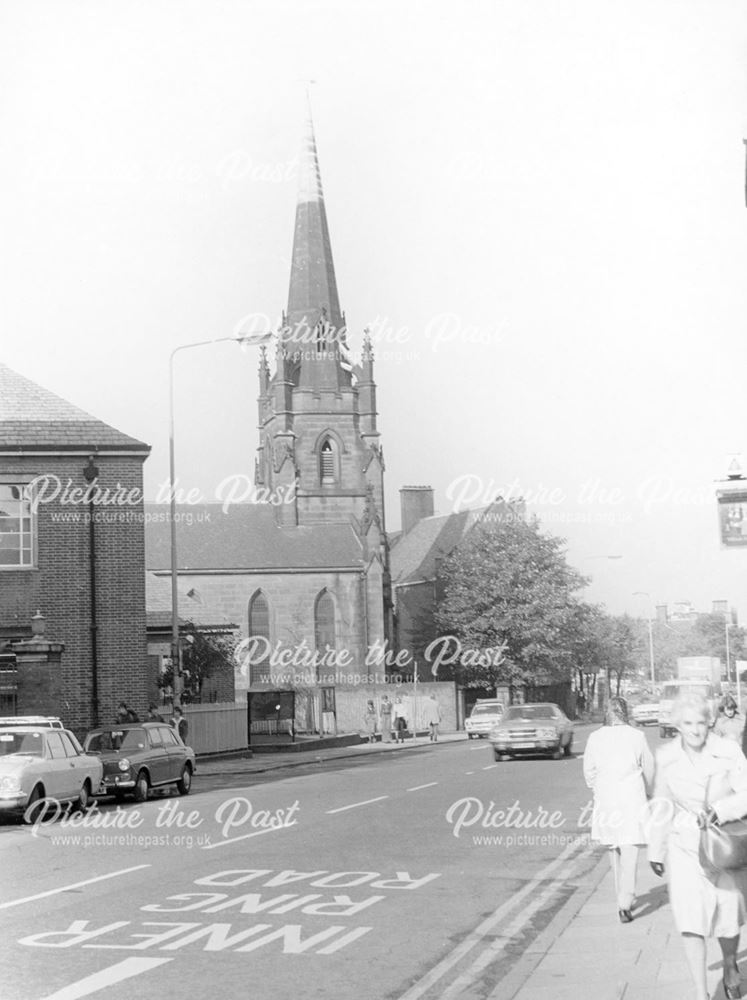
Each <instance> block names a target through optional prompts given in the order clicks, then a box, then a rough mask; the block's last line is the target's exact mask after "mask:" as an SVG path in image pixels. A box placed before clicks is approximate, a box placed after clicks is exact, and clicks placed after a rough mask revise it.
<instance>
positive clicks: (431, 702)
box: [423, 694, 441, 743]
mask: <svg viewBox="0 0 747 1000" xmlns="http://www.w3.org/2000/svg"><path fill="white" fill-rule="evenodd" d="M423 715H424V721H425V724H426V725H427V726H428V730H429V737H430V741H431V743H438V726H439V723H440V722H441V709H440V707H439V704H438V702H437V701H436V699H435V698H434V697H433V695H430V694H429V695H428V696H427V698H426V699H425V705H424V712H423Z"/></svg>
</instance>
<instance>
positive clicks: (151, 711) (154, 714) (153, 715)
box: [145, 702, 163, 722]
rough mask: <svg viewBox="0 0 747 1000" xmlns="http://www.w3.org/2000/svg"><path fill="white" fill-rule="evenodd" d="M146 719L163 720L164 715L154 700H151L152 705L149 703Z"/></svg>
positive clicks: (149, 720)
mask: <svg viewBox="0 0 747 1000" xmlns="http://www.w3.org/2000/svg"><path fill="white" fill-rule="evenodd" d="M145 721H146V722H163V716H162V715H161V713H160V712H159V711H158V708H157V706H156V704H155V703H154V702H151V703H150V705H148V717H147V719H146V720H145Z"/></svg>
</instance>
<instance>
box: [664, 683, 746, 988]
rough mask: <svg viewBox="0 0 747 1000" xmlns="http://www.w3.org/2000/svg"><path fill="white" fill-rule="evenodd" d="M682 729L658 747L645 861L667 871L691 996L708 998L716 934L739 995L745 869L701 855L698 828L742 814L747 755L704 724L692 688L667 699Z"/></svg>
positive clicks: (730, 984)
mask: <svg viewBox="0 0 747 1000" xmlns="http://www.w3.org/2000/svg"><path fill="white" fill-rule="evenodd" d="M672 724H673V725H674V726H675V727H676V729H678V730H679V737H675V739H674V741H673V742H672V743H670V744H668V745H667V746H664V747H661V748H660V749H659V750H658V752H657V755H656V785H655V789H654V802H653V803H652V813H651V826H650V833H651V839H650V844H649V861H650V863H651V868H652V870H653V871H654V873H655V874H656V875H658V876H659V877H661V876H662V875H664V873H665V872H666V873H667V875H668V880H669V901H670V904H671V908H672V916H673V918H674V923H675V927H676V928H677V930H678V931H679V933H680V934H681V935H682V941H683V944H684V948H685V957H686V959H687V964H688V966H689V969H690V973H691V975H692V978H693V982H694V984H695V989H696V1000H708V987H707V976H706V940H705V939H706V938H707V937H717V938H718V940H719V945H720V947H721V953H722V956H723V970H724V971H723V986H724V993H725V994H726V997H727V998H728V1000H735V998H737V997H740V996H741V995H742V993H741V987H740V981H739V968H738V967H737V951H738V949H739V932H740V927H741V925H742V924H743V923H745V920H746V919H747V915H746V914H745V890H747V871H746V870H744V869H739V870H735V871H719V870H716V869H711V868H706V867H704V866H703V865H701V863H700V857H699V845H700V829H699V827H701V826H703V825H705V823H706V821H708V820H715V821H717V822H719V823H725V822H728V821H729V820H735V819H740V818H741V817H742V816H745V815H747V760H745V756H744V754H743V753H742V751H741V749H740V748H739V745H738V744H737V743H735V742H734V741H733V740H729V739H724V738H723V737H721V736H716V735H714V734H713V733H711V732H709V728H710V725H711V707H710V705H709V704H708V702H707V701H706V700H705V699H704V698H701V697H697V696H689V697H683V698H681V699H679V700H678V701H676V702H675V703H674V705H673V707H672Z"/></svg>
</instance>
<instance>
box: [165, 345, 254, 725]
mask: <svg viewBox="0 0 747 1000" xmlns="http://www.w3.org/2000/svg"><path fill="white" fill-rule="evenodd" d="M271 338H272V334H271V333H263V334H256V333H254V334H247V335H245V336H241V335H239V336H234V337H216V338H215V339H214V340H198V341H195V342H194V343H193V344H180V345H179V347H175V348H174V350H173V351H172V352H171V355H170V356H169V523H170V528H171V668H172V671H173V674H174V683H173V688H174V705H175V706H176V705H181V694H182V670H181V648H180V645H179V594H178V589H177V558H176V472H175V464H176V463H175V458H174V358H175V357H176V355H177V354H178V353H179V351H187V350H189V349H190V348H192V347H206V346H207V345H208V344H223V343H226V342H227V341H231V342H232V343H234V344H239V345H240V346H242V347H252V346H258V345H262V344H266V343H267V342H268V341H269V340H270V339H271Z"/></svg>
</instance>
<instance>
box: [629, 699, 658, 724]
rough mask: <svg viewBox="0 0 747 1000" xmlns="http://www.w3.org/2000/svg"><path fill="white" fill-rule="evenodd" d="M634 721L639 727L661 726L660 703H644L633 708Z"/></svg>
mask: <svg viewBox="0 0 747 1000" xmlns="http://www.w3.org/2000/svg"><path fill="white" fill-rule="evenodd" d="M633 721H634V722H637V723H638V725H639V726H658V724H659V702H658V701H655V702H654V701H644V702H641V704H640V705H635V706H634V708H633Z"/></svg>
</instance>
